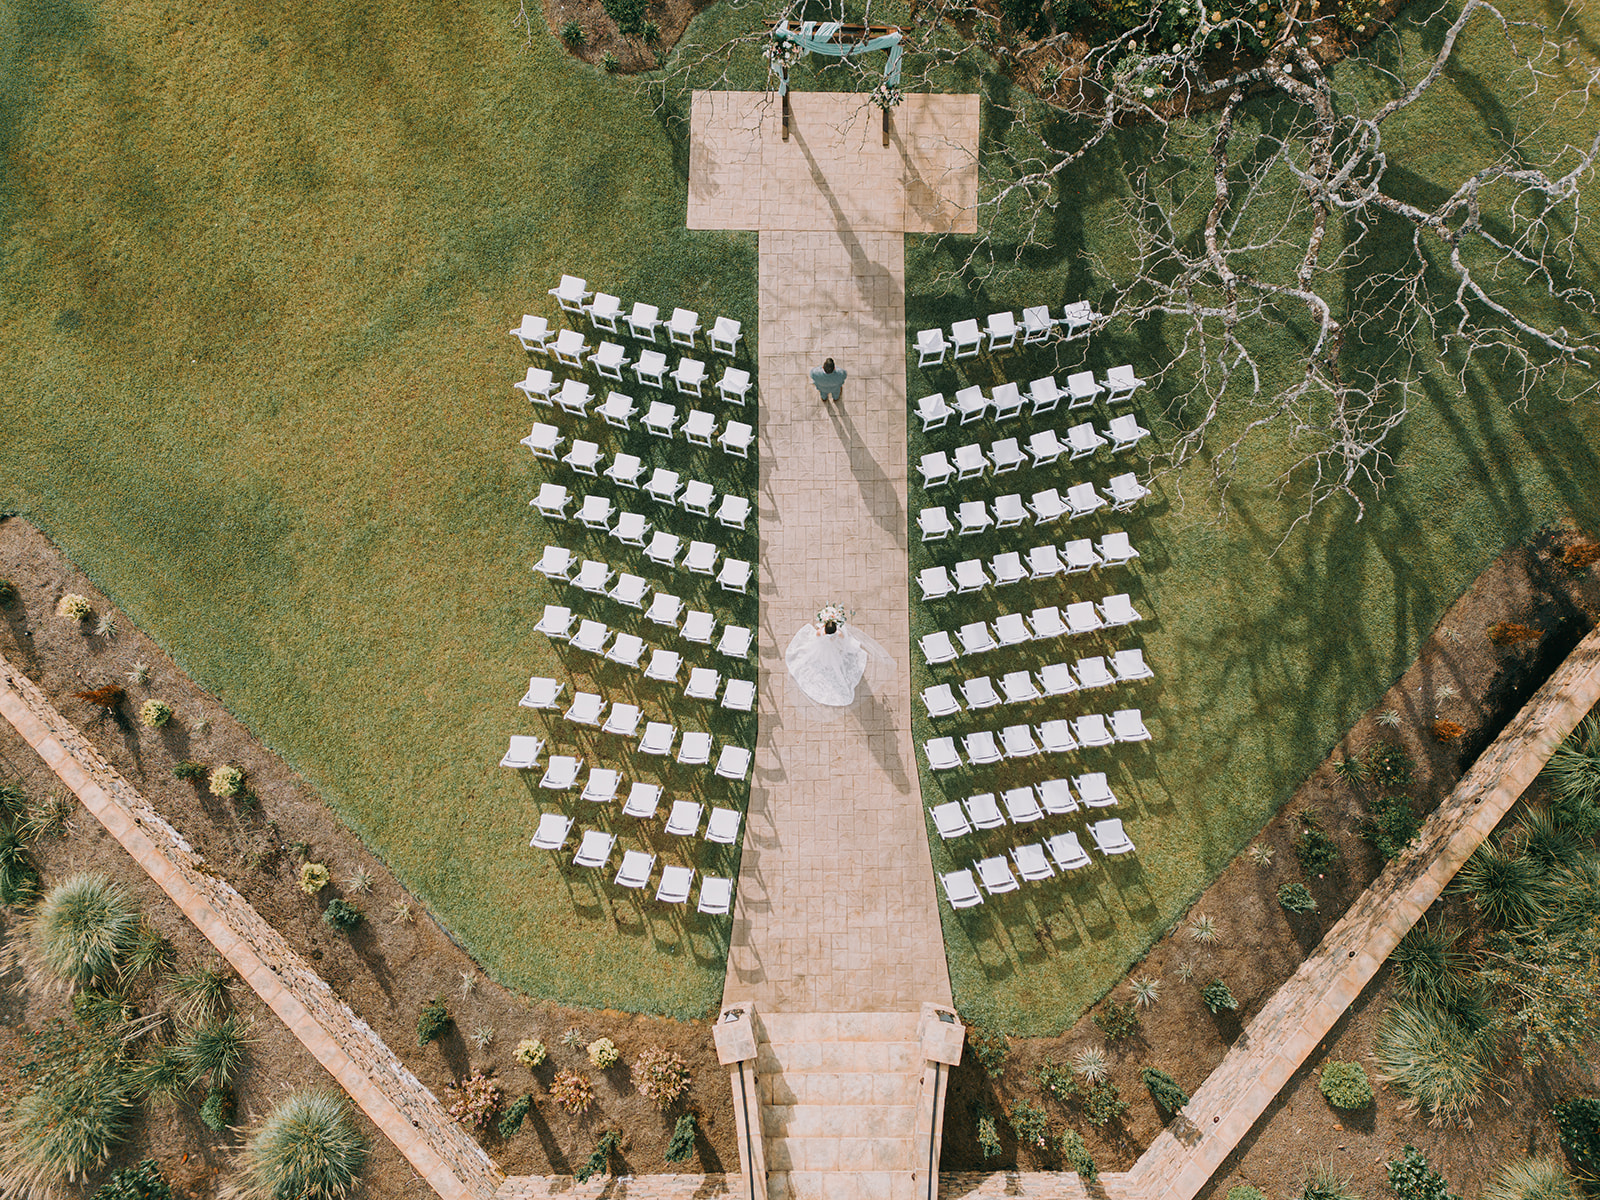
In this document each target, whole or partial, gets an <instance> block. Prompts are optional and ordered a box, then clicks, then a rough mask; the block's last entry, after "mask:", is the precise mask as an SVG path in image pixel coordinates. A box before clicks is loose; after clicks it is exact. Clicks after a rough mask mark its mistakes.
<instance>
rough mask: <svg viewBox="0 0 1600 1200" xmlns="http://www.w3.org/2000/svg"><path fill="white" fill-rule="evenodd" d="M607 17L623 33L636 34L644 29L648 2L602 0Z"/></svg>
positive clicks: (642, 0)
mask: <svg viewBox="0 0 1600 1200" xmlns="http://www.w3.org/2000/svg"><path fill="white" fill-rule="evenodd" d="M600 3H601V6H602V7H603V8H604V9H605V10H606V16H608V17H610V18H611V19H612V20H613V21H615V22H616V23H617V30H618V31H619V32H621V33H628V34H634V33H639V32H641V31H642V30H643V29H644V10H645V3H646V0H600Z"/></svg>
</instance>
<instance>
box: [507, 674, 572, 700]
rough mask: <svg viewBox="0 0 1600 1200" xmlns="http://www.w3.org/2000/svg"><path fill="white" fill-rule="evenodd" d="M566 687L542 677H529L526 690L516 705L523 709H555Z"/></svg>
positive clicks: (561, 683) (554, 680)
mask: <svg viewBox="0 0 1600 1200" xmlns="http://www.w3.org/2000/svg"><path fill="white" fill-rule="evenodd" d="M566 688H567V685H566V684H565V683H563V682H562V681H560V680H557V679H551V678H549V677H548V676H544V675H530V676H529V677H528V690H527V691H526V692H525V693H523V696H522V699H521V700H518V701H517V703H518V704H519V705H520V706H522V707H523V708H555V707H556V706H557V703H558V702H559V700H560V699H561V693H562V692H564V691H565V690H566Z"/></svg>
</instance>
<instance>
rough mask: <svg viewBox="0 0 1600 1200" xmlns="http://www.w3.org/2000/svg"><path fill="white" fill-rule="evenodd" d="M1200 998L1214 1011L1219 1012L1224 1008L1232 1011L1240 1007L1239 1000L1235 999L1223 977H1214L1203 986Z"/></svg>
mask: <svg viewBox="0 0 1600 1200" xmlns="http://www.w3.org/2000/svg"><path fill="white" fill-rule="evenodd" d="M1200 999H1202V1000H1204V1001H1205V1004H1206V1007H1207V1008H1209V1009H1210V1010H1211V1011H1212V1012H1213V1013H1219V1012H1221V1011H1222V1010H1223V1009H1227V1010H1228V1011H1229V1012H1232V1011H1234V1010H1235V1009H1237V1008H1238V1007H1239V1002H1238V1001H1237V1000H1235V999H1234V997H1233V993H1232V992H1231V991H1230V990H1229V989H1228V985H1227V984H1226V983H1225V982H1223V981H1222V980H1221V979H1213V980H1212V981H1211V982H1210V983H1208V984H1206V986H1205V987H1203V988H1201V989H1200Z"/></svg>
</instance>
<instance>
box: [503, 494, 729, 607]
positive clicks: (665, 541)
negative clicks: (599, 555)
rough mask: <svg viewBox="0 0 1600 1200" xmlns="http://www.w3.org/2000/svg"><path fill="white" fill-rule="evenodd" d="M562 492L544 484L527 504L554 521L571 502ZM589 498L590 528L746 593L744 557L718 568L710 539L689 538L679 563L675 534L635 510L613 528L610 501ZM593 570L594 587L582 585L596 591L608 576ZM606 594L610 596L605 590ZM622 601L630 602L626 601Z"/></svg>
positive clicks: (670, 564) (661, 561)
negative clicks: (592, 503) (654, 526)
mask: <svg viewBox="0 0 1600 1200" xmlns="http://www.w3.org/2000/svg"><path fill="white" fill-rule="evenodd" d="M565 491H566V489H565V488H562V487H559V486H558V485H556V484H552V483H547V484H545V485H544V486H543V487H542V488H541V489H540V491H539V497H538V499H536V500H534V501H532V502H531V503H532V504H533V505H534V506H535V507H537V508H538V509H539V510H540V511H541V512H543V513H544V514H545V515H546V516H548V517H553V518H555V519H557V520H565V519H566V513H565V506H566V505H567V504H570V503H571V502H572V498H571V497H570V496H565V497H562V496H558V495H556V493H557V492H565ZM589 501H596V502H597V507H595V508H593V509H592V510H591V511H590V512H589V513H587V514H585V515H586V517H588V518H592V520H591V519H586V520H585V524H588V525H589V527H590V528H592V529H599V530H601V531H603V532H607V533H610V534H612V535H613V536H615V537H617V538H618V539H619V540H620V541H622V542H624V543H625V544H627V545H630V546H642V547H643V548H644V553H645V557H646V558H648V559H649V560H650V561H651V562H653V563H655V564H656V565H657V566H659V567H666V568H668V569H671V568H674V567H677V566H680V565H681V566H682V567H684V568H685V569H686V570H688V571H689V572H690V573H691V574H694V575H710V576H713V577H715V579H716V581H717V583H718V584H720V585H721V587H722V589H723V591H727V592H737V593H738V594H739V595H741V596H743V595H745V594H747V590H748V587H749V583H750V563H749V562H748V561H746V560H745V559H742V558H724V559H723V560H722V566H721V567H720V568H719V567H718V566H717V555H718V553H719V552H718V550H717V547H716V546H715V545H713V544H712V543H711V542H702V541H699V540H696V539H692V538H691V539H690V541H689V550H688V553H686V554H685V555H684V556H683V562H682V563H681V564H680V563H679V562H678V561H677V559H678V553H679V551H680V550H682V549H683V539H682V538H681V537H679V536H678V535H677V534H675V533H668V532H666V531H665V530H663V529H657V530H655V531H654V532H652V531H651V529H650V523H649V522H648V521H646V520H645V519H644V518H643V517H641V516H640V515H639V514H638V513H631V512H625V513H622V514H621V517H620V519H619V520H618V522H617V526H616V528H615V529H613V528H610V527H609V524H608V523H609V519H610V511H609V510H608V508H607V506H609V504H610V501H609V500H607V499H605V497H603V496H601V497H594V496H590V497H587V498H586V500H585V503H586V504H587V503H588V502H589ZM723 524H729V522H727V521H724V522H723ZM734 527H735V528H740V529H742V528H743V525H742V524H740V525H736V526H734ZM619 531H620V532H619ZM635 534H637V535H638V538H639V539H640V540H637V541H636V540H635V539H634V535H635ZM646 536H648V537H649V539H650V540H649V542H648V543H646V542H644V541H643V540H642V539H643V538H644V537H646ZM601 566H602V567H603V566H604V564H601ZM607 570H609V568H607ZM595 571H596V576H595V578H594V584H595V586H594V587H592V588H587V587H586V590H592V591H597V592H598V591H603V590H604V588H605V586H606V584H607V583H608V581H609V579H610V576H609V575H606V574H604V573H602V572H600V571H599V569H598V568H596V569H595ZM635 578H636V577H635ZM629 583H630V586H637V585H634V584H633V583H632V580H631V579H630V581H629ZM606 594H607V595H610V593H609V592H607V593H606ZM638 599H639V601H640V604H642V602H643V595H642V594H641V595H640V596H639V597H638ZM622 602H623V603H630V602H629V601H626V600H624V601H622ZM640 604H631V605H630V606H631V607H635V608H637V607H639V606H640Z"/></svg>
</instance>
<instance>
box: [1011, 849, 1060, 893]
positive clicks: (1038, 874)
mask: <svg viewBox="0 0 1600 1200" xmlns="http://www.w3.org/2000/svg"><path fill="white" fill-rule="evenodd" d="M1011 861H1012V862H1014V863H1016V865H1017V874H1018V875H1021V876H1022V878H1023V879H1024V880H1026V881H1028V882H1030V883H1035V882H1037V881H1039V880H1041V879H1049V878H1051V877H1052V876H1053V875H1055V873H1056V872H1055V868H1054V867H1052V866H1051V865H1050V860H1049V859H1047V858H1046V857H1045V856H1044V847H1043V846H1041V845H1040V844H1039V843H1037V842H1030V843H1029V844H1028V845H1026V846H1013V847H1012V848H1011Z"/></svg>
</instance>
